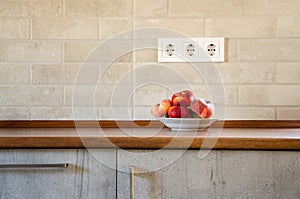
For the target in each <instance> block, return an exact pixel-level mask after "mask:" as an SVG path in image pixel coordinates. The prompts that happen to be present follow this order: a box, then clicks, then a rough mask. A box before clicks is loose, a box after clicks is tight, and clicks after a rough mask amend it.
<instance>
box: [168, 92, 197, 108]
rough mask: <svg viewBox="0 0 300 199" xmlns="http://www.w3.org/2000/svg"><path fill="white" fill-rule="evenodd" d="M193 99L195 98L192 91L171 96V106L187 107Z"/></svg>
mask: <svg viewBox="0 0 300 199" xmlns="http://www.w3.org/2000/svg"><path fill="white" fill-rule="evenodd" d="M194 99H195V96H194V93H193V92H192V91H189V90H184V91H180V92H178V93H175V94H173V96H172V104H173V106H189V105H190V104H191V102H192V101H193V100H194Z"/></svg>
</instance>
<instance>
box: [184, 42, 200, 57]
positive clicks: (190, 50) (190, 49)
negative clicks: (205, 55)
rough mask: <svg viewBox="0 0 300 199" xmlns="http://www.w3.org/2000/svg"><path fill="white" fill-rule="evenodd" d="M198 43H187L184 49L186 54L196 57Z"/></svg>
mask: <svg viewBox="0 0 300 199" xmlns="http://www.w3.org/2000/svg"><path fill="white" fill-rule="evenodd" d="M197 48H198V45H197V44H196V43H185V44H184V51H185V55H186V56H188V57H195V56H197V55H198V50H197Z"/></svg>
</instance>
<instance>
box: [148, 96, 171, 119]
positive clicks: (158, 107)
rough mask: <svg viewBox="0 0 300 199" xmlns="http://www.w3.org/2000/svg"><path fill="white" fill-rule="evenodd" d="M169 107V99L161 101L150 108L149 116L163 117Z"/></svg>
mask: <svg viewBox="0 0 300 199" xmlns="http://www.w3.org/2000/svg"><path fill="white" fill-rule="evenodd" d="M170 107H171V101H170V100H169V99H163V100H161V101H160V103H158V104H155V105H154V106H152V107H151V110H150V112H151V114H152V115H153V116H155V117H163V116H165V115H166V113H167V112H168V110H169V108H170Z"/></svg>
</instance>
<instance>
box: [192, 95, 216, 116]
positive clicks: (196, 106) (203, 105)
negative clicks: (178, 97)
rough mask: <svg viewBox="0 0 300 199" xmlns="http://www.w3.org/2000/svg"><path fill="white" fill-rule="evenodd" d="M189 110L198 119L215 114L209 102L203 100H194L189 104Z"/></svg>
mask: <svg viewBox="0 0 300 199" xmlns="http://www.w3.org/2000/svg"><path fill="white" fill-rule="evenodd" d="M191 110H192V111H193V112H195V113H196V114H197V115H198V116H199V117H200V118H210V117H212V116H213V114H214V112H215V110H214V106H213V104H212V103H211V102H210V101H208V100H203V99H200V100H194V101H193V102H192V103H191Z"/></svg>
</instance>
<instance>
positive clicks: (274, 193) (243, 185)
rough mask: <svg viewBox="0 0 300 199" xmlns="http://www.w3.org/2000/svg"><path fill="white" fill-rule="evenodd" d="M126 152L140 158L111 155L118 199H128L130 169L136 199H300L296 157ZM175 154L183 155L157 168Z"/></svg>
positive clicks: (295, 154)
mask: <svg viewBox="0 0 300 199" xmlns="http://www.w3.org/2000/svg"><path fill="white" fill-rule="evenodd" d="M130 152H134V153H140V156H139V157H138V156H135V155H131V154H130V153H127V152H126V151H118V152H117V162H118V169H119V171H118V174H117V179H118V182H117V184H118V187H117V191H118V199H120V198H121V199H125V198H126V199H127V198H129V196H130V173H129V172H130V168H131V167H135V169H136V172H137V173H136V174H135V175H134V194H135V198H136V199H141V198H143V199H154V198H155V199H169V198H173V199H182V198H189V199H194V198H195V199H201V198H203V199H207V198H208V199H209V198H214V199H227V198H228V199H235V198H236V199H241V198H245V199H246V198H264V199H281V198H285V199H298V198H300V189H299V187H300V153H299V152H293V151H226V150H224V151H211V152H210V153H209V154H208V155H207V156H206V157H204V158H202V159H200V158H199V157H198V152H199V151H197V150H188V151H185V153H184V151H181V150H164V151H163V150H162V151H161V157H159V158H158V159H156V158H153V157H151V156H147V155H146V154H147V153H150V152H151V151H149V150H144V151H141V150H140V151H136V150H132V151H130ZM176 153H177V154H178V156H179V155H180V154H183V153H184V154H183V155H182V156H181V157H180V158H178V159H176V158H174V162H171V161H170V164H169V165H167V166H165V167H161V168H159V167H160V165H162V162H161V161H163V160H164V158H168V157H170V156H174V157H175V156H176V155H174V154H176ZM143 156H146V157H147V158H145V157H143ZM155 165H156V166H155ZM151 169H155V170H154V171H151ZM126 171H127V172H126ZM139 172H145V173H139Z"/></svg>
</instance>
